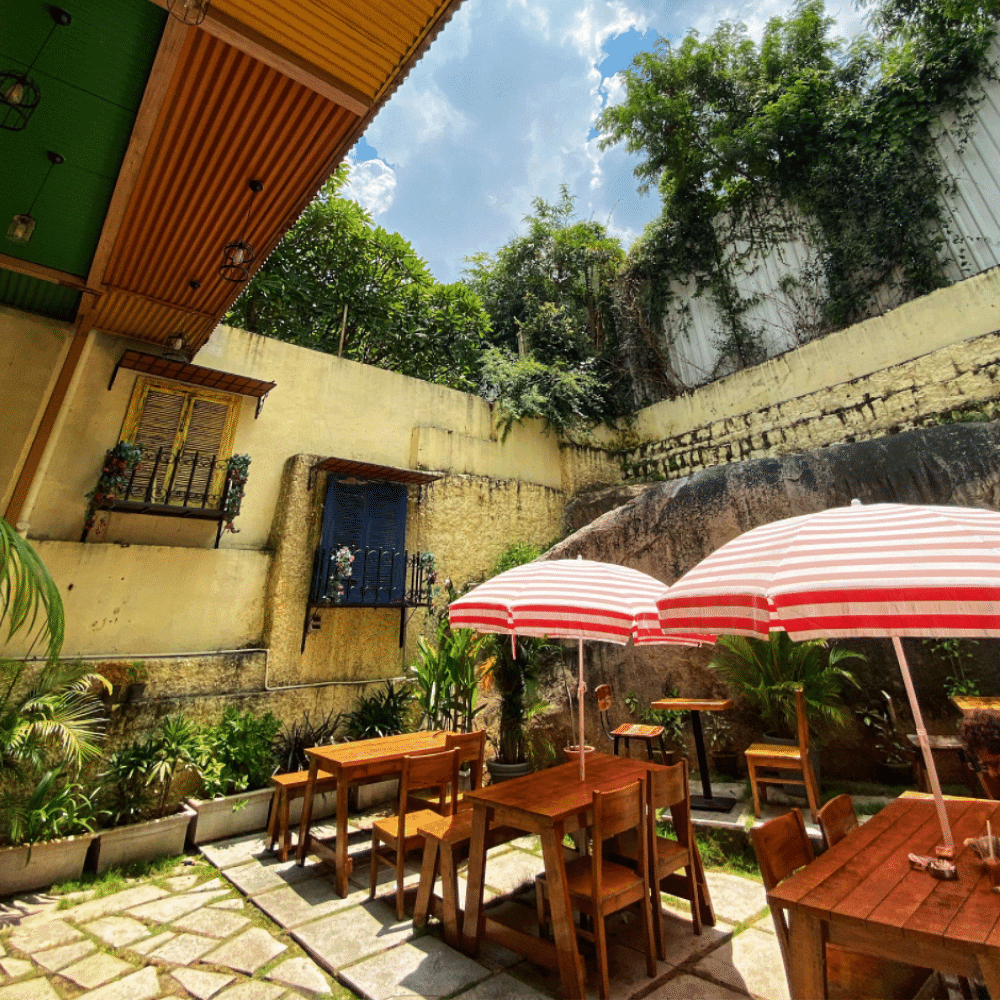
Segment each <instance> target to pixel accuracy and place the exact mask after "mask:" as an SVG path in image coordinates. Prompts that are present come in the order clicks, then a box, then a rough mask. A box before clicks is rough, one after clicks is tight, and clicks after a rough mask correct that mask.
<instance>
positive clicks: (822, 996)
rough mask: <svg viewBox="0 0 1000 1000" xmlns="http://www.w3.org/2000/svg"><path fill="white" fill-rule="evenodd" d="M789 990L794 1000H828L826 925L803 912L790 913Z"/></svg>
mask: <svg viewBox="0 0 1000 1000" xmlns="http://www.w3.org/2000/svg"><path fill="white" fill-rule="evenodd" d="M789 916H790V924H791V926H790V927H789V928H788V958H789V966H788V976H789V979H790V980H791V982H789V984H788V990H789V992H790V993H791V995H792V997H793V998H794V1000H826V996H827V992H826V942H825V940H824V938H825V936H826V935H825V934H824V933H823V930H824V928H823V923H822V921H821V920H819V919H818V918H816V917H814V916H813V915H812V914H810V913H803V912H802V911H801V910H798V911H793V912H791V913H790V914H789Z"/></svg>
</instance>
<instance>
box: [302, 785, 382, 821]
mask: <svg viewBox="0 0 1000 1000" xmlns="http://www.w3.org/2000/svg"><path fill="white" fill-rule="evenodd" d="M347 795H348V802H349V803H350V809H351V812H364V811H365V810H366V809H371V808H372V806H380V805H383V804H384V803H386V802H395V801H396V800H397V799H398V798H399V778H390V779H389V780H388V781H373V782H371V783H370V784H367V785H351V787H350V790H349V791H348V793H347ZM300 815H301V814H300ZM317 815H318V813H316V811H315V810H314V811H313V818H314V819H315V818H316V816H317Z"/></svg>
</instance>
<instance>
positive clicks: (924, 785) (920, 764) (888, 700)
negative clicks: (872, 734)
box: [882, 691, 977, 795]
mask: <svg viewBox="0 0 1000 1000" xmlns="http://www.w3.org/2000/svg"><path fill="white" fill-rule="evenodd" d="M882 698H883V699H884V700H885V709H886V712H887V713H888V715H889V721H890V722H891V723H892V725H893V728H895V729H896V730H897V731H899V732H901V733H902V732H903V727H902V726H901V725H900V723H899V716H898V715H897V714H896V706H895V705H894V704H893V701H892V696H891V695H890V694H889V692H888V691H883V692H882ZM903 735H904V736H905V737H906V741H907V742H908V743H909V744H910V751H911V752H912V753H913V771H914V774H915V776H916V779H917V788H918V789H919V790H920V791H921V792H929V791H930V790H931V788H930V783H929V781H928V780H927V762H926V761H925V760H924V752H923V750H922V749H921V747H920V737H919V736H917V734H916V733H903ZM927 742H928V743H930V745H931V753H932V754H933V755H934V756H935V757H941V758H947V757H953V758H954V757H957V758H958V762H959V763H958V766H959V768H960V770H961V772H962V774H963V775H964V776H965V782H966V784H967V785H968V786H969V788H970V789H971V791H972V794H973V795H976V794H977V788H976V779H975V777H973V776H972V775H971V774H969V770H968V766H967V764H968V762H967V759H966V755H965V748H964V747H963V746H962V741H961V740H960V739H959V738H958V737H957V736H933V735H931V734H930V733H928V734H927Z"/></svg>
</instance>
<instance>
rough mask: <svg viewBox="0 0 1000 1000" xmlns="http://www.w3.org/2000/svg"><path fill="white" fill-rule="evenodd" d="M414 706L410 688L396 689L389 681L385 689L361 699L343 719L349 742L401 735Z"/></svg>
mask: <svg viewBox="0 0 1000 1000" xmlns="http://www.w3.org/2000/svg"><path fill="white" fill-rule="evenodd" d="M412 703H413V694H412V692H411V691H410V688H409V687H408V686H407V685H405V684H404V685H403V686H402V687H400V688H398V689H397V688H396V687H394V686H393V683H392V681H386V683H385V687H384V688H382V689H380V690H376V691H373V692H372V693H371V694H367V693H365V694H361V695H359V696H358V700H357V701H356V702H355V703H354V708H353V709H352V710H351V711H350V712H348V713H347V715H345V716H344V734H345V735H346V737H347V739H349V740H370V739H374V738H375V737H377V736H395V735H397V734H398V733H402V732H404V731H405V729H406V727H407V724H408V722H409V715H410V707H411V705H412Z"/></svg>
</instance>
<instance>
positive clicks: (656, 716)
mask: <svg viewBox="0 0 1000 1000" xmlns="http://www.w3.org/2000/svg"><path fill="white" fill-rule="evenodd" d="M663 697H664V698H676V697H677V689H676V688H672V689H670V690H668V691H664V693H663ZM625 707H626V708H627V709H628V710H629V712H631V714H632V717H633V718H635V719H638V720H639V721H640V722H644V723H646V725H647V726H663V738H664V739H665V740H666V741H667V743H669V744H670V745H671V746H673V747H676V748H678V749H680V748H681V747H683V746H684V723H685V721H686V719H685V716H686V714H687V713H686V712H675V711H672V710H671V709H665V708H653V707H652V706H650V704H649V703H648V702H644V701H642V700H641V699H640V698H639V696H638V695H637V694H636V693H635V692H634V691H629V692H628V694H626V695H625Z"/></svg>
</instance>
